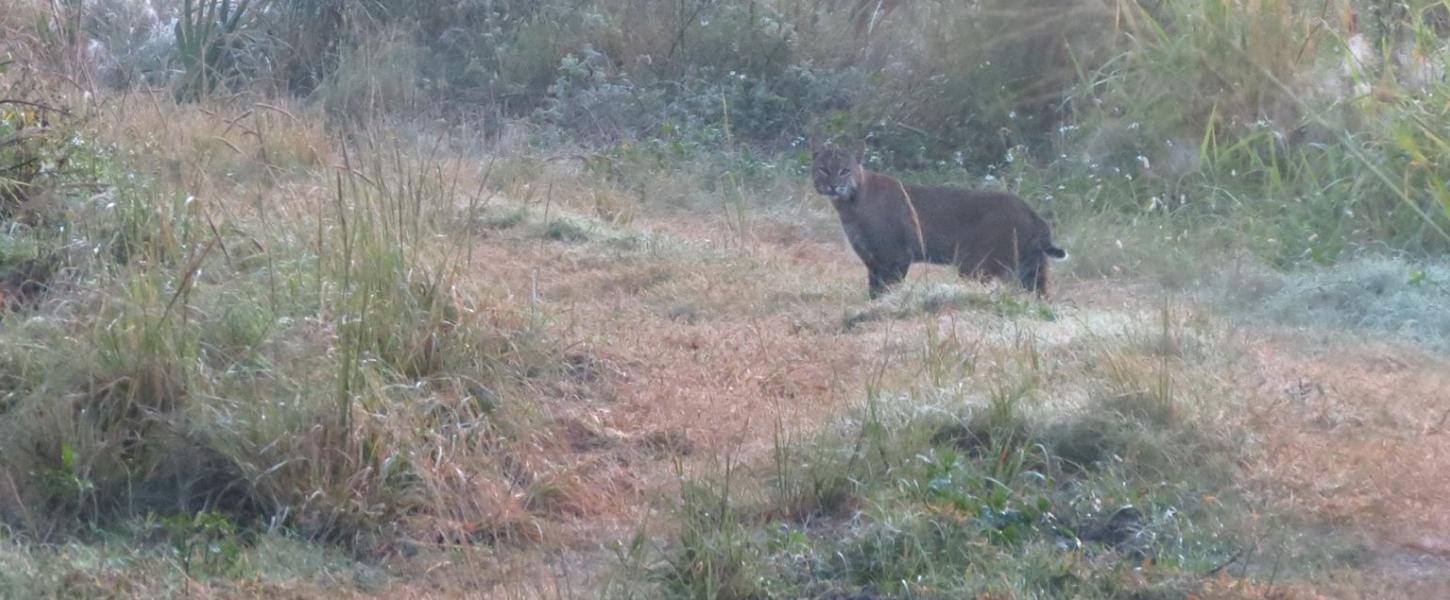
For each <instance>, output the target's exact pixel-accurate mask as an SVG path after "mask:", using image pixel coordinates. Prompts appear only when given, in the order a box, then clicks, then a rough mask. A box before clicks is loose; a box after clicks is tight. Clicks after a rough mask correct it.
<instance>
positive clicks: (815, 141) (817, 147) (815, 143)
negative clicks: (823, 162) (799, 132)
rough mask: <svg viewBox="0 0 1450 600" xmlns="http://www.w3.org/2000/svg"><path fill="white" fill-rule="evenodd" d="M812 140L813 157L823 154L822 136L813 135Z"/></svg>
mask: <svg viewBox="0 0 1450 600" xmlns="http://www.w3.org/2000/svg"><path fill="white" fill-rule="evenodd" d="M810 139H811V155H812V156H815V155H817V154H820V153H821V150H822V146H821V136H818V135H816V134H814V133H812V134H811V138H810Z"/></svg>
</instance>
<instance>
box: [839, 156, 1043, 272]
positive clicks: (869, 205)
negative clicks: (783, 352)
mask: <svg viewBox="0 0 1450 600" xmlns="http://www.w3.org/2000/svg"><path fill="white" fill-rule="evenodd" d="M865 154H866V144H865V142H856V143H855V144H853V145H852V146H851V147H849V148H843V147H840V146H834V145H823V144H821V143H820V142H819V141H818V140H816V139H814V138H813V139H812V140H811V155H812V160H811V167H812V173H813V177H814V181H815V187H816V191H817V192H819V193H821V194H822V195H824V196H826V197H828V198H830V199H831V204H832V205H833V206H835V207H836V213H837V214H838V215H839V216H840V217H841V226H842V227H843V228H844V229H845V230H846V239H847V240H848V241H850V242H851V248H852V249H853V250H855V251H856V255H857V256H859V257H861V262H863V263H866V270H867V282H868V285H869V289H870V295H871V298H873V299H875V298H876V297H878V296H880V295H881V294H882V293H883V292H885V291H886V288H887V287H889V286H891V285H894V284H896V283H897V282H899V281H901V280H902V279H903V278H905V277H906V271H907V269H909V268H910V267H911V264H912V263H918V262H924V263H934V264H944V265H953V266H955V267H956V268H957V271H958V272H960V273H961V274H962V276H967V277H974V278H977V279H983V280H985V279H988V278H991V277H998V278H1001V279H1012V278H1015V279H1016V280H1017V281H1018V282H1019V283H1021V284H1022V287H1024V288H1026V289H1027V290H1029V291H1033V292H1036V293H1037V294H1038V295H1039V296H1042V297H1046V296H1047V258H1049V257H1051V258H1056V259H1063V258H1067V252H1065V251H1063V249H1062V248H1058V247H1057V246H1055V245H1053V243H1052V232H1051V231H1050V229H1049V228H1048V226H1047V222H1046V221H1044V220H1042V217H1040V216H1038V215H1037V213H1036V212H1033V210H1032V208H1031V207H1029V206H1027V203H1025V202H1023V201H1022V199H1021V198H1018V197H1017V196H1015V195H1013V194H1009V193H1006V192H991V191H972V190H964V189H956V188H941V187H922V186H914V185H908V184H903V183H902V182H900V181H898V180H896V179H894V178H891V177H888V176H886V175H882V174H879V173H872V172H870V171H867V170H866V169H865V168H864V167H862V166H861V161H862V159H863V158H864V157H865Z"/></svg>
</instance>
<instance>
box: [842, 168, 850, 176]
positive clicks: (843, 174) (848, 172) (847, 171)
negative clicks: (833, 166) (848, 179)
mask: <svg viewBox="0 0 1450 600" xmlns="http://www.w3.org/2000/svg"><path fill="white" fill-rule="evenodd" d="M850 174H851V170H850V169H841V176H842V177H845V176H847V175H850Z"/></svg>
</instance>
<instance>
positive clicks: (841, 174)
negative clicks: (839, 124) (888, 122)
mask: <svg viewBox="0 0 1450 600" xmlns="http://www.w3.org/2000/svg"><path fill="white" fill-rule="evenodd" d="M865 156H866V142H856V143H854V144H852V145H851V146H850V147H849V148H842V147H840V146H835V145H829V144H822V143H821V142H820V141H818V140H816V139H815V138H812V139H811V177H812V180H813V181H814V182H815V184H816V191H817V192H819V193H821V195H824V196H827V197H829V198H831V199H832V200H851V199H854V198H855V197H856V190H857V189H860V187H861V182H862V180H863V179H864V178H865V175H866V172H865V170H863V169H862V168H861V160H862V159H863V158H865Z"/></svg>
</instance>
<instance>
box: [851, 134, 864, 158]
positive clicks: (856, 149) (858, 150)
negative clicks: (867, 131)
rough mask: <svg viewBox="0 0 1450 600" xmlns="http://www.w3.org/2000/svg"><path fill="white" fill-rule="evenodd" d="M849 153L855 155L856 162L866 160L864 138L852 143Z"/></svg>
mask: <svg viewBox="0 0 1450 600" xmlns="http://www.w3.org/2000/svg"><path fill="white" fill-rule="evenodd" d="M851 154H852V155H853V156H855V157H856V162H858V163H863V162H866V140H858V141H857V142H856V143H854V144H852V145H851Z"/></svg>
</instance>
